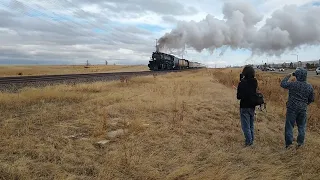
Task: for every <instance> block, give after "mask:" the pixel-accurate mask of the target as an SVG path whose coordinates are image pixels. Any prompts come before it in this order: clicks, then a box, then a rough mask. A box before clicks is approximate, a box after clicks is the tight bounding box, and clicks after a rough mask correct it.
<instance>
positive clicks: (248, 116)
mask: <svg viewBox="0 0 320 180" xmlns="http://www.w3.org/2000/svg"><path fill="white" fill-rule="evenodd" d="M242 76H243V77H241V81H240V82H239V84H238V89H237V99H238V100H240V120H241V127H242V131H243V134H244V137H245V146H251V145H252V144H253V141H254V115H255V103H254V102H253V101H252V97H253V96H254V95H255V94H256V92H257V88H258V82H257V80H256V78H255V71H254V69H253V67H252V66H249V65H247V66H245V67H244V68H243V71H242Z"/></svg>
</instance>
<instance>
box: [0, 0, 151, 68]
mask: <svg viewBox="0 0 320 180" xmlns="http://www.w3.org/2000/svg"><path fill="white" fill-rule="evenodd" d="M11 2H12V3H11V4H10V5H9V7H11V8H12V9H9V8H8V7H7V8H4V9H1V8H0V43H1V44H0V53H1V55H0V63H5V61H10V62H21V61H26V62H27V61H29V62H39V61H40V62H41V61H42V62H43V63H45V62H55V61H61V62H70V61H73V62H85V61H86V60H88V59H90V60H93V61H96V62H104V60H109V61H110V62H111V63H112V62H113V61H114V62H117V63H120V61H121V60H123V62H125V63H129V62H128V61H131V63H132V62H144V63H147V62H148V60H149V56H150V53H151V52H152V50H153V49H154V47H153V43H154V41H153V39H154V38H153V36H154V34H153V33H152V32H150V31H147V30H145V29H140V28H138V27H136V26H135V25H124V24H121V25H120V26H112V24H108V23H110V21H109V19H108V17H107V16H108V14H104V13H91V12H85V11H83V10H81V9H79V8H78V7H80V6H81V5H80V4H76V6H72V8H71V7H70V6H69V7H68V8H67V9H68V11H66V12H64V13H62V14H61V13H59V10H62V9H59V8H58V7H63V6H62V5H63V2H64V1H60V4H56V7H55V8H53V6H52V5H49V4H46V2H47V1H39V0H38V1H35V2H38V3H39V4H38V5H37V6H35V5H34V4H29V3H22V1H21V2H20V1H16V0H13V1H11ZM61 2H62V3H61ZM96 2H97V3H98V2H99V3H101V2H100V1H96ZM69 5H70V4H69ZM71 5H72V4H71ZM49 8H52V9H50V10H51V11H48V9H49ZM52 12H54V13H56V14H57V15H56V16H52ZM30 13H32V14H30ZM28 14H29V15H33V16H32V17H30V16H27V15H28ZM40 14H41V15H40ZM44 15H45V16H44ZM137 16H139V15H137ZM52 17H53V18H56V19H57V20H56V21H55V20H53V19H52ZM66 17H67V18H70V17H71V18H72V19H71V20H72V21H68V20H67V21H66V20H65V18H66ZM59 18H62V19H59ZM77 18H78V19H77ZM78 20H82V21H78ZM83 20H86V21H84V22H83ZM94 29H99V30H98V31H100V32H94ZM150 39H152V40H150ZM120 48H122V49H125V51H128V53H125V54H121V53H120V52H118V50H119V49H120ZM126 49H127V50H126ZM129 64H130V63H129Z"/></svg>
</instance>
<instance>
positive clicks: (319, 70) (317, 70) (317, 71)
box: [316, 67, 320, 75]
mask: <svg viewBox="0 0 320 180" xmlns="http://www.w3.org/2000/svg"><path fill="white" fill-rule="evenodd" d="M316 74H317V75H319V74H320V67H318V68H317V69H316Z"/></svg>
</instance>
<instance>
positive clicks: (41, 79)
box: [0, 70, 184, 91]
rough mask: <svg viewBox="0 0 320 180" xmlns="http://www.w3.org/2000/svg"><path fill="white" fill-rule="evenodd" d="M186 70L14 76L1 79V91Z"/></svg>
mask: <svg viewBox="0 0 320 180" xmlns="http://www.w3.org/2000/svg"><path fill="white" fill-rule="evenodd" d="M181 71H184V70H172V71H136V72H110V73H89V74H62V75H39V76H14V77H1V78H0V91H17V90H19V89H21V88H23V87H30V86H31V87H40V86H46V85H52V84H58V83H67V84H68V83H72V84H74V83H80V82H95V81H112V80H119V79H121V78H129V77H135V76H148V75H154V74H166V73H170V72H181Z"/></svg>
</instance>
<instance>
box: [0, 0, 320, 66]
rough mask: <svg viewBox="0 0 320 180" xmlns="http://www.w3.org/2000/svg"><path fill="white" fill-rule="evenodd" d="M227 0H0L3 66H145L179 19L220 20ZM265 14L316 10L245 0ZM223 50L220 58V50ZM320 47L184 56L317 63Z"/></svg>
mask: <svg viewBox="0 0 320 180" xmlns="http://www.w3.org/2000/svg"><path fill="white" fill-rule="evenodd" d="M226 1H227V0H197V1H194V0H162V1H160V0H130V1H128V0H28V1H24V0H0V63H1V64H10V63H11V64H12V63H13V64H17V63H19V64H85V63H86V61H87V60H89V62H90V63H91V64H103V63H105V60H107V61H108V62H109V63H111V64H113V63H116V64H145V65H146V64H147V63H148V61H149V59H150V56H151V54H152V52H153V51H154V50H155V40H156V39H159V38H160V37H162V36H163V35H164V34H165V33H168V32H170V31H171V30H172V29H174V28H175V27H176V25H177V22H178V21H187V22H189V21H195V22H198V21H201V20H203V19H205V18H206V16H207V15H208V14H210V15H212V16H214V17H216V18H218V19H222V20H223V18H224V15H223V5H224V3H225V2H226ZM246 2H249V3H251V4H252V5H253V6H254V7H255V8H256V10H257V12H259V13H260V14H261V15H262V16H263V20H262V21H261V22H259V23H258V24H257V26H263V24H264V23H265V20H266V19H267V18H268V17H270V16H271V14H272V12H274V11H275V10H277V9H281V8H282V7H283V6H285V5H286V4H287V5H289V4H295V5H298V6H299V7H301V8H303V7H305V6H317V5H319V3H317V2H315V1H310V0H281V1H280V0H247V1H246ZM221 50H222V51H224V50H225V53H224V55H223V56H221V57H219V54H220V52H221ZM319 50H320V49H319V46H314V47H304V48H303V49H297V50H293V51H292V52H286V53H285V54H283V55H282V56H281V57H267V56H260V57H259V56H257V57H253V58H251V59H249V58H250V55H251V52H250V51H249V50H232V49H230V48H227V49H217V50H216V51H214V52H213V54H211V53H209V52H208V51H206V50H204V51H202V52H196V51H195V50H193V49H192V48H189V49H187V50H186V54H185V55H184V58H186V59H190V60H194V61H198V62H201V63H204V64H207V65H210V66H214V64H217V66H218V67H221V66H225V65H242V64H246V63H252V62H254V63H261V62H262V61H263V62H266V61H269V62H284V61H287V62H288V61H295V60H296V56H294V55H292V54H293V53H298V54H299V60H302V61H307V60H315V59H320V54H319V52H320V51H319Z"/></svg>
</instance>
